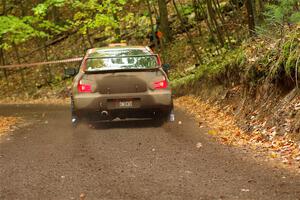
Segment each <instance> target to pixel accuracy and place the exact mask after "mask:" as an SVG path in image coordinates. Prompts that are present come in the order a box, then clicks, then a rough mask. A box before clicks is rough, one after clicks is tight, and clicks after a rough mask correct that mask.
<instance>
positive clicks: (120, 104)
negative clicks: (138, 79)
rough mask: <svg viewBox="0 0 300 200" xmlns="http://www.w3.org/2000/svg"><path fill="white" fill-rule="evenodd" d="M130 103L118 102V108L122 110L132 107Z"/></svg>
mask: <svg viewBox="0 0 300 200" xmlns="http://www.w3.org/2000/svg"><path fill="white" fill-rule="evenodd" d="M132 105H133V104H132V101H120V102H119V106H120V107H122V108H129V107H132Z"/></svg>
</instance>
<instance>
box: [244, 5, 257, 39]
mask: <svg viewBox="0 0 300 200" xmlns="http://www.w3.org/2000/svg"><path fill="white" fill-rule="evenodd" d="M245 4H246V9H247V17H248V29H249V35H250V36H254V35H255V19H254V12H253V4H252V0H246V2H245Z"/></svg>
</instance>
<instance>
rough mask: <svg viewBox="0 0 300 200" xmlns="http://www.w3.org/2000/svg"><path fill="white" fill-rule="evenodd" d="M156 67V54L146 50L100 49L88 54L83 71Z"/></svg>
mask: <svg viewBox="0 0 300 200" xmlns="http://www.w3.org/2000/svg"><path fill="white" fill-rule="evenodd" d="M156 67H158V62H157V56H156V55H152V54H150V53H149V52H147V51H142V50H138V51H137V50H135V51H134V50H131V51H129V50H126V51H124V50H119V51H100V52H95V53H93V54H91V55H89V58H88V59H87V61H86V69H85V71H87V72H93V71H109V70H130V69H134V70H138V69H152V68H156Z"/></svg>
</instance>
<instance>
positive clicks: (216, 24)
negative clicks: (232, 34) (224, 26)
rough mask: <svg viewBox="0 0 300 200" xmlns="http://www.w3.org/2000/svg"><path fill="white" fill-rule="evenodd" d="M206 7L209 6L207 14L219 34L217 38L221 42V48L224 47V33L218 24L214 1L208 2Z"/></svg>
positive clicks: (208, 0) (209, 0) (207, 0)
mask: <svg viewBox="0 0 300 200" xmlns="http://www.w3.org/2000/svg"><path fill="white" fill-rule="evenodd" d="M206 5H207V13H208V16H209V18H210V20H211V24H214V27H215V29H216V32H217V38H218V40H219V41H220V44H221V46H224V37H223V32H222V31H221V29H220V27H219V24H218V22H217V19H216V16H215V13H214V10H213V7H212V0H206Z"/></svg>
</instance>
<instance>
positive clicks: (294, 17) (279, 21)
mask: <svg viewBox="0 0 300 200" xmlns="http://www.w3.org/2000/svg"><path fill="white" fill-rule="evenodd" d="M298 7H299V1H298V0H281V1H279V3H278V4H268V5H267V6H266V12H265V16H266V21H267V22H268V23H270V25H284V24H285V23H299V22H300V11H299V8H298Z"/></svg>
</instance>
